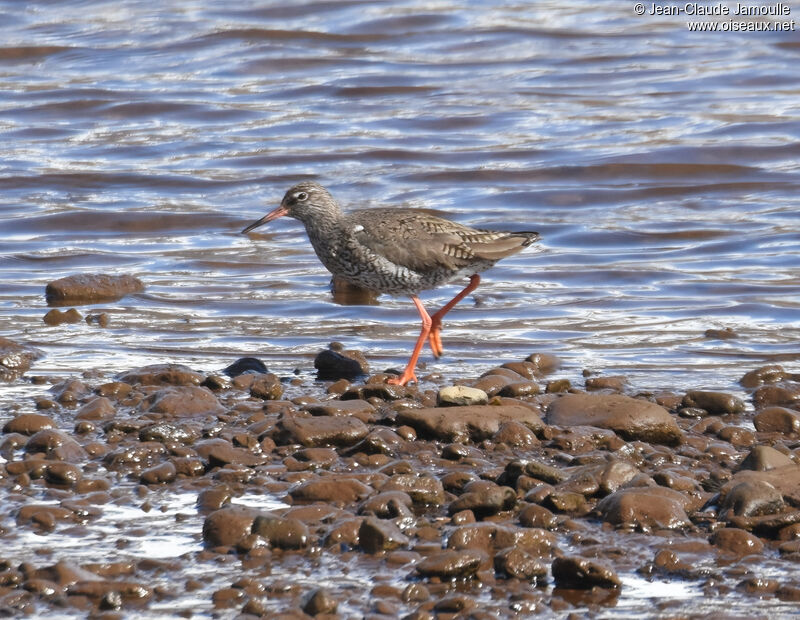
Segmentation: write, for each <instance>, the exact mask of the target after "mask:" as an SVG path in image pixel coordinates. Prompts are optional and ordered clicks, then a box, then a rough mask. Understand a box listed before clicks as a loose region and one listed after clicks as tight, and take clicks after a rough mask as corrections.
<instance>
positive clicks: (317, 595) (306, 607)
mask: <svg viewBox="0 0 800 620" xmlns="http://www.w3.org/2000/svg"><path fill="white" fill-rule="evenodd" d="M338 608H339V602H338V601H337V600H336V599H335V598H334V597H333V596H331V594H330V592H328V591H327V590H326V589H325V588H316V589H314V590H312V591H311V592H310V593H309V595H308V596H307V597H306V599H305V601H304V602H303V606H302V609H303V611H304V612H305V613H307V614H308V615H309V616H319V615H324V614H331V615H332V614H335V613H336V610H337V609H338Z"/></svg>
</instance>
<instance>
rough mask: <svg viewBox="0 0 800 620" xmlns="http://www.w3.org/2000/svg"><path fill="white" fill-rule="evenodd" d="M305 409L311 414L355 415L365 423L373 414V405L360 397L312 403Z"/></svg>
mask: <svg viewBox="0 0 800 620" xmlns="http://www.w3.org/2000/svg"><path fill="white" fill-rule="evenodd" d="M305 410H306V411H308V413H310V414H311V415H313V416H355V417H356V418H358V419H359V420H361V421H362V422H365V423H366V422H370V421H372V419H373V418H374V416H375V407H374V406H373V405H371V404H370V403H368V402H367V401H365V400H361V399H354V400H332V401H327V402H324V403H314V404H310V405H306V407H305Z"/></svg>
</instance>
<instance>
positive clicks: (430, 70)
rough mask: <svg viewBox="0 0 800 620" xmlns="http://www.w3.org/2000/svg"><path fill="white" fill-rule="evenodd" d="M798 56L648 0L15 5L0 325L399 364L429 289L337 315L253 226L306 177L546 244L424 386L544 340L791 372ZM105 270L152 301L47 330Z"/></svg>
mask: <svg viewBox="0 0 800 620" xmlns="http://www.w3.org/2000/svg"><path fill="white" fill-rule="evenodd" d="M793 11H800V8H793ZM792 17H797V16H795V15H792ZM799 61H800V40H798V38H797V33H796V32H787V33H750V34H741V35H734V34H724V33H708V34H701V33H692V32H688V31H687V29H686V27H685V24H684V20H683V19H682V18H672V17H656V16H643V17H637V16H636V15H635V14H634V12H633V3H632V2H631V3H629V2H617V3H595V2H589V1H588V0H585V1H582V0H576V1H574V2H570V3H566V2H551V1H542V2H536V3H527V2H518V3H514V2H501V1H488V2H483V1H482V2H455V1H452V0H442V1H438V2H434V3H430V2H422V1H419V0H409V1H405V2H377V3H376V2H359V1H356V0H332V1H318V2H289V3H286V2H270V1H263V2H254V1H249V0H243V1H240V2H237V3H232V4H230V5H229V6H225V5H224V3H212V2H199V1H193V0H175V1H172V2H166V3H154V2H150V1H148V2H145V1H141V2H139V1H135V0H128V1H123V2H117V1H108V2H103V1H99V0H98V1H91V0H86V1H68V2H41V1H39V2H36V1H34V2H26V3H20V2H15V1H0V81H1V82H2V89H0V140H2V145H3V148H2V152H1V153H0V229H2V235H0V317H2V322H0V335H4V336H7V337H9V338H12V339H14V340H16V341H18V342H24V343H29V344H31V345H34V346H36V347H38V348H40V349H41V350H43V351H44V353H45V357H44V358H43V359H41V360H40V361H38V362H37V363H36V365H35V367H34V369H33V371H32V372H33V373H34V374H59V373H60V374H64V375H67V374H71V373H79V372H81V371H83V370H85V369H92V368H102V369H106V370H109V369H110V370H111V371H112V372H114V371H116V370H124V369H127V368H131V367H134V366H137V365H140V364H144V363H154V362H167V361H169V362H173V361H180V362H183V363H187V364H189V365H191V366H193V367H195V368H197V369H200V370H215V369H219V368H222V367H224V366H225V365H227V364H228V363H229V362H230V361H231V360H232V359H235V358H237V357H240V356H242V355H258V356H260V357H262V359H264V360H265V361H266V362H267V364H268V366H269V367H270V369H271V370H273V371H275V372H277V373H278V374H289V373H290V372H291V371H292V370H294V369H295V368H299V369H300V371H301V373H302V374H304V375H305V376H309V377H311V376H313V368H312V365H311V360H312V358H313V356H314V354H315V353H316V352H317V351H318V350H319V349H320V348H322V347H324V346H325V345H326V344H327V343H328V342H330V341H332V340H339V341H342V342H344V343H345V344H346V345H347V346H348V347H350V348H358V349H362V350H364V351H365V352H366V354H367V356H368V357H369V359H370V360H371V361H372V364H373V368H374V369H376V370H379V369H382V368H385V367H387V366H395V367H397V366H402V364H404V363H405V361H406V358H407V355H408V352H409V350H410V348H411V346H412V344H413V342H414V340H415V338H416V335H417V331H418V318H417V315H416V312H415V310H414V307H413V305H412V304H411V303H410V302H409V301H408V300H407V299H402V298H401V299H393V298H390V297H381V298H380V303H379V304H378V305H371V306H362V305H340V304H337V303H335V301H334V300H333V298H332V296H331V293H330V290H329V287H328V284H329V274H328V273H327V272H326V271H325V270H324V268H323V267H322V266H321V265H320V264H319V262H318V261H317V259H316V257H315V256H314V254H313V252H312V250H311V247H310V245H309V244H308V243H307V240H306V238H305V233H304V231H303V230H302V229H301V227H300V225H299V224H298V223H297V222H294V221H292V220H279V221H277V222H274V223H273V224H271V225H270V226H269V227H265V228H263V229H259V231H258V234H253V235H251V236H249V237H248V236H243V235H241V234H239V231H240V230H241V229H242V228H243V226H244V225H246V224H247V223H249V222H251V221H252V220H254V219H256V218H257V217H260V216H261V215H263V214H264V213H265V212H266V211H267V210H269V209H271V208H273V207H274V206H275V205H276V204H277V202H278V201H279V200H280V198H281V196H282V195H283V193H284V191H285V190H286V189H287V188H288V187H289V186H290V185H291V184H293V183H294V182H297V181H299V180H303V179H314V180H317V181H320V182H321V183H323V184H325V185H326V186H328V187H329V188H330V190H331V191H332V192H333V194H334V195H335V196H336V197H337V198H338V199H339V200H340V202H341V203H342V204H343V205H345V206H359V207H363V206H379V205H380V206H383V205H395V206H410V207H425V208H430V209H434V210H436V211H438V212H439V213H441V214H443V215H445V216H447V217H450V218H452V219H454V220H457V221H459V222H464V223H469V224H472V225H475V226H482V227H509V228H511V229H534V230H539V231H540V232H541V234H542V238H543V242H542V243H541V244H540V245H539V247H538V248H537V249H531V250H528V251H526V252H524V253H522V254H519V255H517V256H515V257H513V258H510V259H507V260H505V261H503V262H502V263H500V264H499V265H498V266H497V267H496V268H495V269H493V270H491V271H490V272H488V273H487V274H486V277H485V278H484V284H483V285H482V286H481V287H480V288H479V289H478V291H477V294H476V295H475V297H474V298H471V300H468V301H466V302H464V303H463V304H462V305H460V306H459V307H458V308H457V309H456V310H454V311H453V312H452V313H451V314H450V315H448V321H447V323H446V330H445V332H444V338H445V341H444V342H445V347H446V356H445V358H443V359H442V360H440V361H438V362H435V361H433V360H432V359H431V358H430V356H429V354H428V353H427V352H426V353H425V354H424V356H423V361H427V362H428V365H427V370H428V371H437V372H441V373H443V374H444V376H445V377H446V378H449V379H458V378H464V377H467V376H471V375H472V374H474V373H475V372H477V371H482V370H485V369H487V368H489V367H491V366H492V365H495V364H496V363H497V362H498V361H508V360H510V359H518V358H522V357H524V356H526V355H528V354H529V353H531V352H534V351H544V352H550V353H554V354H556V355H558V356H559V357H561V358H562V359H563V360H564V362H565V372H566V374H567V375H568V376H570V377H572V378H573V380H574V379H576V378H578V377H579V375H580V370H581V369H584V368H589V369H591V370H595V371H600V372H603V373H606V374H625V375H628V376H629V377H630V378H631V382H632V384H634V385H636V386H638V387H641V388H661V387H664V388H676V389H681V388H688V387H708V388H719V389H734V388H735V382H736V380H737V379H738V378H739V377H740V376H741V375H742V374H743V372H744V371H745V370H749V369H751V368H753V367H755V366H757V365H761V364H763V363H770V362H779V363H782V364H784V365H785V366H787V367H788V368H793V369H794V370H795V371H797V370H798V360H800V349H799V348H798V341H799V340H800V312H798V311H799V310H800V294H798V291H799V290H800V273H799V271H798V265H799V264H800V234H798V224H800V198H799V196H800V175H799V174H798V165H799V162H800V105H798V101H800V98H799V97H800V72H798V71H797V67H798V62H799ZM86 272H89V273H94V272H105V273H114V274H122V273H129V274H134V275H136V276H138V277H139V278H141V279H142V280H143V281H144V282H145V284H146V287H147V288H146V291H145V292H144V293H142V294H138V295H133V296H129V297H126V298H124V299H123V300H121V301H119V302H117V303H112V304H101V305H97V306H93V307H82V308H80V310H81V311H82V312H83V313H84V314H86V313H87V312H99V311H105V312H107V313H108V314H109V316H110V324H109V326H108V327H107V328H100V327H98V326H96V325H88V324H86V323H83V322H81V323H78V324H74V325H62V326H59V327H48V326H46V325H45V324H44V323H43V322H42V316H43V315H44V313H45V312H46V311H47V309H48V308H47V306H46V303H45V299H44V288H45V285H46V284H47V282H49V281H51V280H53V279H56V278H59V277H62V276H66V275H72V274H76V273H86ZM456 291H457V288H456V287H455V286H453V287H446V288H442V289H438V290H436V291H431V292H429V293H427V294H426V295H425V297H424V299H425V300H426V301H427V302H428V303H429V305H430V306H431V307H432V308H433V307H437V306H438V305H441V304H442V303H444V302H445V301H446V300H447V299H449V298H450V297H451V296H452V295H453V294H454V293H455V292H456ZM473 302H474V303H473ZM728 327H730V328H732V329H733V330H734V331H735V332H736V334H737V336H736V337H735V338H733V339H726V340H718V339H713V338H707V337H705V336H704V332H705V330H706V329H708V328H728ZM3 390H7V391H6V396H5V399H6V400H7V399H14V398H17V396H16V395H17V394H19V386H9V387H8V388H0V391H3Z"/></svg>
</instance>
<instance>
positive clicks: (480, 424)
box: [397, 405, 544, 442]
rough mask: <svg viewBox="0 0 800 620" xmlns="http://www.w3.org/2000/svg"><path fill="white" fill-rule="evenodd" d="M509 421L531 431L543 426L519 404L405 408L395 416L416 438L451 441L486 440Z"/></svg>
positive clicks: (526, 408) (533, 412)
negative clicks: (415, 433) (522, 425)
mask: <svg viewBox="0 0 800 620" xmlns="http://www.w3.org/2000/svg"><path fill="white" fill-rule="evenodd" d="M510 421H517V422H520V423H521V424H524V425H525V426H527V427H528V428H529V429H531V430H532V431H534V432H538V431H541V429H542V428H543V427H544V423H543V422H542V420H541V418H540V417H539V416H538V415H537V413H536V412H535V411H534V410H533V409H530V408H528V407H524V406H522V405H503V406H492V405H473V406H468V407H432V408H425V409H407V410H404V411H401V412H400V413H399V414H398V416H397V424H399V425H402V424H407V425H408V426H411V427H412V428H414V429H415V430H416V431H417V432H418V433H419V434H420V436H425V437H434V438H436V439H441V440H443V441H453V442H455V441H458V442H466V441H482V440H484V439H489V438H491V437H492V435H494V434H495V433H497V431H499V430H500V426H501V425H502V424H503V423H505V422H510Z"/></svg>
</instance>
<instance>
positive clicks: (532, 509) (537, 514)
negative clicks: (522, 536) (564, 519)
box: [519, 504, 558, 530]
mask: <svg viewBox="0 0 800 620" xmlns="http://www.w3.org/2000/svg"><path fill="white" fill-rule="evenodd" d="M519 524H520V525H521V526H523V527H530V528H540V529H544V530H552V529H554V528H555V527H556V526H557V525H558V517H556V515H554V514H553V513H552V512H550V511H549V510H548V509H547V508H545V507H544V506H540V505H539V504H528V505H527V506H525V508H523V509H522V510H520V512H519Z"/></svg>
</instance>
